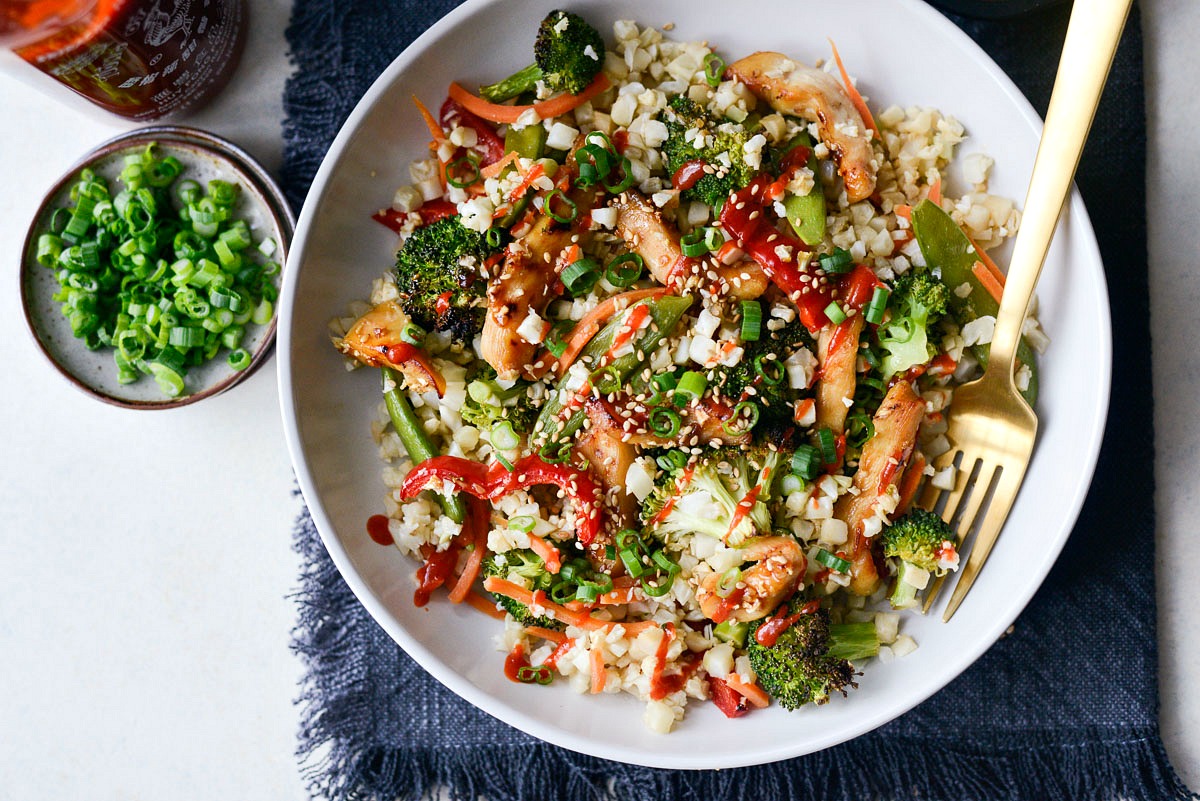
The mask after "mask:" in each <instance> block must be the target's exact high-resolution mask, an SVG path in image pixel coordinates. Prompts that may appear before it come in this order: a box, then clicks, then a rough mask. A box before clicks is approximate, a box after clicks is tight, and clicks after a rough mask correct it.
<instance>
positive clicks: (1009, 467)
mask: <svg viewBox="0 0 1200 801" xmlns="http://www.w3.org/2000/svg"><path fill="white" fill-rule="evenodd" d="M1024 475H1025V465H1024V464H1020V463H1018V464H1012V463H1009V464H1006V465H1004V466H1003V471H1002V472H1001V474H1000V479H999V481H997V482H996V491H995V493H994V494H993V495H992V502H991V504H990V505H989V506H988V510H987V513H986V514H985V515H984V517H983V523H981V524H980V526H979V534H978V535H977V536H976V537H975V544H974V545H973V546H972V547H971V554H970V556H968V557H967V564H966V567H964V568H963V569H962V571H961V572H960V574H959V577H958V583H957V584H955V585H954V592H953V593H952V594H951V596H950V602H949V603H948V604H947V605H946V611H945V612H944V613H943V614H942V622H943V623H948V622H949V621H950V618H951V617H953V616H954V613H955V612H957V611H958V607H959V605H960V604H961V603H962V602H963V598H965V597H966V596H967V593H968V592H970V590H971V586H972V585H973V584H974V583H975V579H976V578H978V576H979V571H980V570H982V569H983V564H984V562H986V561H987V558H988V555H989V554H991V552H992V546H993V545H995V544H996V540H997V538H998V537H999V536H1000V529H1001V528H1002V527H1003V526H1004V521H1005V520H1007V519H1008V511H1009V509H1011V508H1012V505H1013V501H1014V500H1016V497H1017V490H1019V489H1020V488H1021V479H1022V478H1023V477H1024Z"/></svg>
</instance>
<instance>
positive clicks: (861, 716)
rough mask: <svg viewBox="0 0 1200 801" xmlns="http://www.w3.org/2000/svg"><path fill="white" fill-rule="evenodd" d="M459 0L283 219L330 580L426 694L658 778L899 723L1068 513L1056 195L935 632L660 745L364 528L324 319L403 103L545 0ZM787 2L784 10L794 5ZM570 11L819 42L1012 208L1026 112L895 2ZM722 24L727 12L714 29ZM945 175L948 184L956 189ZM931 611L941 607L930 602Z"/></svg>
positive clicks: (1098, 305) (496, 59) (480, 57)
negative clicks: (405, 658)
mask: <svg viewBox="0 0 1200 801" xmlns="http://www.w3.org/2000/svg"><path fill="white" fill-rule="evenodd" d="M500 6H501V3H500V2H499V0H490V1H489V0H477V1H476V2H468V3H466V4H464V5H463V6H461V7H460V8H458V9H457V10H455V11H454V12H452V13H451V14H450V15H449V16H447V17H446V18H445V19H443V20H442V21H441V22H439V23H438V24H437V25H435V26H434V27H433V28H431V29H430V30H428V31H427V32H426V33H425V34H424V35H423V36H421V38H420V39H418V40H417V41H416V42H415V43H414V44H413V45H412V46H411V47H409V48H408V49H407V50H406V51H405V52H404V53H402V54H401V55H400V56H399V57H398V58H397V59H396V60H395V61H394V62H393V63H392V65H391V66H390V67H389V68H388V69H387V70H386V71H385V72H384V73H383V75H382V76H381V77H380V78H379V80H377V81H376V82H375V84H374V85H373V86H372V87H371V89H370V90H369V91H368V92H367V94H366V96H365V97H364V98H363V99H362V101H361V102H360V103H359V104H358V107H357V108H356V109H355V110H354V113H353V114H352V115H351V116H350V118H349V120H348V121H347V122H346V124H345V125H344V126H343V128H342V130H341V132H340V134H339V135H338V137H337V139H336V140H335V141H334V143H333V146H332V147H331V148H330V150H329V154H328V155H327V156H326V158H325V161H324V163H323V164H322V165H321V169H320V171H319V172H318V174H317V177H316V181H315V182H314V184H313V188H312V191H311V192H310V194H309V199H308V202H307V203H306V204H305V206H304V210H303V213H302V214H301V218H300V224H299V228H298V230H297V234H296V237H295V241H294V244H293V251H292V257H291V261H290V266H289V269H288V270H287V271H286V280H285V284H284V289H283V296H282V303H281V306H282V309H281V312H280V326H279V350H280V358H279V381H280V394H281V396H282V404H283V416H284V424H285V430H286V434H287V439H288V446H289V448H290V449H291V453H292V461H293V463H294V465H295V468H296V475H297V476H298V478H299V482H300V487H301V489H302V491H303V493H304V497H305V499H306V500H307V502H308V505H309V509H310V510H311V511H312V515H313V518H314V520H315V521H316V524H317V528H318V530H319V531H320V532H321V536H322V537H323V539H324V541H325V545H326V547H327V548H328V549H329V552H330V554H331V555H332V557H333V560H334V562H335V563H336V564H337V566H338V568H339V569H340V570H341V572H342V574H343V575H344V576H345V578H346V581H347V582H348V583H349V585H350V587H351V588H352V589H353V590H354V592H355V594H356V595H357V596H358V597H359V599H361V601H362V603H363V604H364V605H365V606H366V608H367V609H368V610H369V611H370V612H371V614H372V615H373V616H374V617H375V619H376V620H378V621H379V623H380V625H382V626H383V628H384V629H385V630H386V631H387V632H388V633H389V634H390V635H391V636H392V637H393V638H394V639H395V640H396V642H398V643H399V644H400V645H401V646H402V647H403V648H404V650H405V651H407V652H408V653H409V654H410V655H411V656H412V657H413V658H414V659H416V660H417V661H418V662H419V663H420V664H421V665H423V666H424V667H425V668H426V669H427V670H429V671H430V673H432V674H433V675H434V676H435V677H437V678H438V679H439V680H440V681H441V682H443V683H444V684H445V685H446V686H448V687H449V688H450V689H452V690H453V691H454V692H456V693H458V694H459V695H460V696H462V697H463V698H465V699H467V700H468V701H470V702H471V703H473V704H475V705H476V706H478V707H480V708H481V709H483V710H484V711H486V712H488V713H490V714H492V715H494V716H496V717H497V718H500V719H501V720H503V721H505V722H507V723H509V724H511V725H513V726H516V727H517V728H519V729H522V730H523V731H526V732H528V733H530V734H532V735H535V736H537V737H540V738H542V739H544V740H547V741H550V742H553V743H556V744H558V745H561V746H564V747H566V748H570V749H574V750H576V751H581V752H586V753H588V754H592V755H595V756H600V757H606V758H609V759H616V760H621V761H624V762H632V763H637V764H642V765H650V766H657V767H667V768H723V767H734V766H739V765H750V764H755V763H762V762H770V761H773V760H778V759H784V758H787V757H793V756H797V755H800V754H805V753H809V752H812V751H816V750H819V749H822V748H826V747H828V746H831V745H834V744H836V743H839V742H842V741H844V740H848V739H850V738H851V737H854V736H856V735H858V734H862V733H863V732H866V731H869V730H871V729H873V728H875V727H877V726H879V725H881V724H883V723H886V722H887V721H889V720H891V719H893V718H895V717H897V716H899V715H900V714H902V713H904V712H905V711H906V710H908V709H910V708H912V707H913V706H915V705H916V704H918V703H919V702H921V701H923V700H924V699H925V698H927V697H929V696H930V695H932V694H933V693H934V692H936V691H937V690H939V689H940V688H942V687H943V686H945V685H946V684H947V683H948V682H949V681H950V680H951V679H953V678H954V677H955V676H957V675H958V674H959V673H960V672H962V671H963V670H964V669H965V668H966V667H967V666H968V665H970V664H971V663H972V662H973V661H974V660H975V659H976V658H977V657H979V656H980V655H981V654H982V653H983V652H984V651H985V650H987V648H988V647H989V646H991V644H992V643H993V642H995V641H996V639H997V638H998V637H999V636H1000V635H1001V634H1002V633H1003V632H1004V630H1005V629H1006V628H1007V627H1008V626H1009V624H1011V623H1012V621H1013V620H1014V619H1015V618H1016V616H1017V614H1018V613H1019V612H1020V611H1021V609H1022V608H1023V607H1024V606H1025V604H1026V603H1027V602H1028V601H1029V599H1030V597H1031V596H1032V595H1033V593H1034V592H1035V591H1036V590H1037V588H1038V586H1039V585H1040V584H1041V582H1042V580H1043V579H1044V578H1045V576H1046V573H1047V572H1048V571H1049V569H1050V567H1051V565H1052V564H1053V562H1054V560H1055V558H1056V557H1057V555H1058V553H1059V551H1060V550H1061V548H1062V545H1063V543H1064V542H1065V540H1066V538H1067V535H1068V534H1069V533H1070V530H1071V528H1072V526H1073V524H1074V522H1075V519H1076V516H1077V514H1078V512H1079V509H1080V506H1081V505H1082V503H1083V499H1084V495H1085V493H1086V491H1087V488H1088V484H1089V483H1090V481H1091V476H1092V471H1093V469H1094V467H1095V464H1096V456H1097V453H1098V451H1099V447H1100V440H1101V436H1102V434H1103V431H1104V421H1105V415H1106V412H1107V408H1108V391H1109V378H1110V368H1111V331H1110V321H1109V311H1108V299H1107V295H1106V292H1105V282H1104V274H1103V269H1102V265H1101V261H1100V254H1099V251H1098V249H1097V246H1096V241H1095V237H1094V236H1093V233H1092V229H1091V224H1090V223H1089V221H1088V218H1087V213H1086V211H1085V210H1084V207H1083V203H1082V201H1081V200H1080V198H1079V196H1078V195H1077V194H1076V195H1074V196H1073V197H1072V199H1071V201H1070V205H1069V210H1068V213H1067V215H1066V216H1065V217H1064V219H1063V222H1062V224H1061V226H1060V228H1059V232H1058V237H1057V239H1056V241H1055V245H1054V247H1053V249H1052V250H1051V253H1050V257H1049V259H1048V261H1047V263H1046V268H1045V271H1044V272H1043V275H1042V281H1041V285H1040V287H1039V294H1040V296H1041V309H1042V311H1041V319H1042V322H1043V324H1044V326H1045V329H1046V331H1047V332H1048V333H1049V335H1050V337H1051V339H1052V340H1053V344H1052V345H1051V349H1050V351H1049V352H1048V353H1047V354H1046V356H1045V357H1044V359H1043V362H1042V395H1041V400H1040V401H1039V403H1038V414H1039V417H1040V419H1041V435H1040V440H1039V443H1038V447H1037V451H1036V453H1035V455H1034V458H1033V462H1032V464H1031V465H1030V467H1029V472H1028V475H1027V478H1026V480H1025V486H1024V488H1023V489H1022V492H1021V495H1020V497H1019V498H1018V499H1017V502H1016V505H1015V507H1014V509H1013V511H1012V516H1011V518H1010V519H1009V522H1008V525H1007V527H1006V529H1005V531H1004V536H1003V537H1002V538H1001V539H1000V541H999V543H998V544H997V545H996V548H995V550H994V551H993V553H992V556H991V560H990V562H989V564H988V567H987V570H985V571H984V572H983V574H982V576H981V578H980V579H979V581H978V582H977V583H976V585H975V587H974V590H973V591H972V593H971V595H970V596H969V597H968V598H967V600H966V602H965V603H964V604H963V606H962V608H961V609H960V610H959V612H958V613H957V615H956V616H955V617H954V619H953V620H952V622H951V623H949V624H942V623H941V622H940V614H939V615H930V616H929V617H925V618H923V617H921V616H920V615H915V614H910V615H907V616H906V618H905V621H904V623H903V630H904V632H906V633H908V634H911V635H912V636H913V637H915V638H916V640H917V642H918V643H919V644H920V647H919V648H918V650H917V651H916V652H914V653H913V654H911V655H909V656H907V657H905V658H903V659H899V660H896V661H895V662H893V663H891V664H886V665H885V664H878V663H872V664H869V665H868V666H867V667H866V674H865V675H864V676H863V677H862V678H861V685H862V686H861V688H860V689H859V690H857V691H855V692H853V693H851V695H850V697H849V698H846V699H842V698H836V699H834V700H833V701H832V702H831V703H829V704H827V705H825V706H822V707H817V708H808V709H803V710H800V711H797V712H792V713H789V712H786V711H784V710H783V709H781V708H779V707H778V706H773V707H771V708H769V709H767V710H763V711H756V712H754V713H753V714H751V715H748V716H747V717H745V718H741V719H739V720H737V721H736V722H731V721H728V720H727V719H726V718H725V717H724V716H723V715H722V714H721V713H720V712H719V711H718V710H717V709H716V707H715V706H713V705H712V704H708V703H701V702H693V703H692V704H691V705H690V706H689V708H688V713H687V717H686V718H685V719H684V720H683V721H682V722H681V723H680V724H678V725H677V727H676V729H675V731H674V732H673V733H671V734H670V735H666V736H663V735H656V734H652V733H651V732H649V731H648V730H647V729H646V728H645V727H644V726H643V725H642V723H641V717H642V704H641V703H639V702H638V701H637V700H635V699H634V698H633V697H631V696H628V695H625V694H619V695H603V696H601V697H592V696H581V695H576V694H575V693H573V692H572V691H571V690H570V689H568V688H567V687H566V683H565V682H559V683H556V684H555V685H554V686H551V687H548V688H547V687H540V686H527V685H519V684H514V683H512V682H510V681H509V680H508V679H506V678H505V677H504V673H503V671H502V669H501V666H502V663H503V659H504V655H503V653H501V652H499V651H497V650H495V647H494V645H493V643H492V638H493V636H494V635H495V634H496V633H497V632H498V631H499V630H500V628H499V624H498V623H497V622H496V621H494V620H492V619H490V618H487V617H485V616H483V615H480V614H479V613H478V612H476V611H474V610H472V609H470V608H469V607H466V606H465V605H464V606H454V605H452V604H450V603H436V602H435V603H433V604H431V605H430V606H428V607H426V608H423V609H418V608H415V607H414V606H413V605H412V591H413V588H414V581H413V572H414V569H415V565H414V564H413V563H412V562H411V561H409V560H407V559H406V558H404V557H403V556H401V554H400V553H399V552H397V551H396V550H394V549H390V548H381V547H379V546H378V545H376V544H375V543H373V542H372V541H371V540H370V539H369V538H368V536H367V532H366V520H367V518H368V517H369V516H370V515H371V514H373V513H376V512H379V511H380V510H381V509H382V505H383V502H382V496H383V494H384V492H385V489H384V485H383V483H382V481H381V479H380V477H379V473H380V464H379V461H378V459H377V456H376V451H375V447H374V446H373V444H372V441H371V437H370V421H371V419H372V417H373V415H374V412H373V410H374V408H375V407H376V405H377V404H378V403H379V388H378V375H377V374H376V372H375V371H358V372H355V373H348V372H346V370H345V369H344V368H343V366H342V359H341V357H340V356H338V355H337V354H335V353H334V351H333V349H332V348H331V347H330V345H329V340H328V336H327V334H326V324H327V322H328V320H329V319H330V318H331V317H333V316H335V315H338V314H341V313H343V310H344V309H345V307H346V304H347V303H348V302H349V301H351V300H353V299H356V298H361V297H363V296H365V295H366V294H367V292H368V291H369V287H370V282H371V279H372V278H374V277H376V276H378V275H379V274H381V273H382V272H384V271H386V270H387V269H388V268H389V266H390V265H391V262H392V249H393V247H394V245H395V238H394V237H393V236H392V235H391V234H390V233H389V232H388V231H386V230H385V229H384V228H383V227H382V226H379V225H377V224H376V223H374V222H372V221H371V220H370V219H369V216H370V214H371V213H372V212H374V211H376V210H377V209H379V208H381V207H384V206H387V205H388V204H389V202H390V200H391V197H392V193H393V191H394V189H395V187H396V186H397V185H399V184H402V183H407V182H408V176H407V165H408V163H409V161H410V160H412V159H413V158H417V157H421V156H423V154H424V152H425V147H426V143H427V141H428V132H427V131H426V130H425V128H424V126H423V125H422V124H421V122H420V119H419V118H418V116H417V114H416V112H415V111H414V109H413V105H412V100H411V95H412V94H414V93H415V94H416V95H417V96H419V97H421V98H423V99H424V100H425V102H426V104H427V105H431V106H432V105H433V104H434V103H438V102H440V100H441V98H442V97H444V96H445V92H446V87H447V85H448V84H449V82H450V81H451V80H460V81H461V82H462V83H463V84H464V85H467V86H471V85H477V84H479V83H483V82H487V81H490V80H495V79H496V78H497V77H499V76H503V75H507V74H508V73H510V72H512V71H514V70H516V69H517V68H519V67H521V66H524V63H525V62H526V61H528V59H527V58H526V57H525V55H523V54H524V53H526V52H527V51H526V50H525V46H526V44H528V43H530V42H531V41H532V38H533V34H534V30H535V28H536V26H537V23H538V21H539V20H540V19H541V17H542V16H543V14H544V13H545V12H546V11H548V10H549V8H551V7H553V6H552V5H551V4H550V3H548V2H529V3H521V4H519V5H518V4H508V3H505V4H503V9H501V8H500ZM801 9H802V10H801ZM578 10H580V11H582V12H583V13H584V14H585V16H586V17H587V18H588V19H589V20H591V21H592V22H593V24H596V25H597V27H598V28H600V30H601V31H602V32H603V33H605V34H606V35H607V34H608V33H609V32H610V31H611V28H610V27H609V24H610V23H611V22H612V20H614V19H618V18H635V19H637V20H638V21H639V22H641V23H642V24H655V25H662V24H664V23H668V22H674V23H675V25H676V27H675V29H674V31H673V32H672V33H671V34H670V35H671V36H672V37H675V38H678V39H708V40H710V41H711V42H713V43H714V45H715V47H716V48H717V50H718V52H720V53H721V54H723V55H724V56H726V57H731V58H736V57H738V56H740V55H743V54H747V53H749V52H752V51H754V50H779V51H782V52H785V53H788V54H789V55H792V56H793V57H795V58H797V59H800V60H803V61H807V62H810V63H811V62H812V61H814V60H815V59H818V58H822V57H827V56H828V53H829V48H828V44H827V42H826V41H825V40H826V37H834V38H835V39H836V40H837V44H838V47H839V49H840V51H841V53H842V56H843V58H844V60H845V63H846V65H847V67H848V69H849V70H851V72H852V73H853V74H855V75H856V76H857V77H858V79H859V87H860V88H861V89H862V91H863V93H864V94H866V95H867V96H869V97H870V98H871V101H872V105H873V107H875V108H882V107H883V106H886V105H890V104H892V103H896V104H900V105H922V106H934V107H937V108H940V109H942V110H944V111H945V112H947V113H950V114H953V115H954V116H956V117H957V118H958V119H959V120H961V121H962V122H963V123H964V125H965V126H966V127H967V130H968V132H969V133H970V134H971V138H970V139H969V140H968V141H967V142H966V143H965V144H964V145H963V146H962V147H961V148H960V150H959V155H960V157H961V156H964V155H967V154H969V153H972V152H976V151H979V152H984V153H988V154H990V155H991V156H993V157H994V158H995V159H996V167H995V169H994V170H993V180H992V184H991V189H992V191H993V192H996V193H998V194H1001V195H1005V196H1008V197H1012V198H1014V199H1017V200H1018V201H1019V200H1021V199H1023V198H1024V195H1025V188H1026V185H1027V181H1028V176H1029V172H1030V170H1031V169H1032V166H1033V157H1034V153H1035V151H1036V148H1037V140H1038V134H1039V131H1040V128H1041V125H1040V122H1039V120H1038V118H1037V115H1036V114H1035V113H1034V111H1033V109H1032V108H1031V107H1030V105H1029V104H1028V102H1026V100H1025V99H1024V98H1023V97H1022V96H1021V94H1020V93H1019V91H1018V90H1017V89H1016V87H1014V86H1013V84H1012V83H1011V82H1010V81H1009V80H1008V78H1007V77H1005V76H1004V74H1003V73H1002V72H1001V71H1000V70H999V68H997V67H996V65H995V64H994V63H993V62H992V61H991V60H990V59H989V58H988V57H987V56H986V55H985V54H984V53H983V51H981V50H980V49H979V48H978V47H977V46H976V45H975V44H974V43H973V42H972V41H971V40H970V39H969V38H968V37H967V36H966V35H965V34H963V33H962V32H961V31H959V29H958V28H956V27H955V26H954V25H953V24H952V23H950V22H949V21H948V20H946V19H945V18H943V17H942V16H940V15H939V14H938V13H937V12H935V11H933V10H932V9H930V8H928V7H926V6H924V5H922V4H920V3H918V2H916V1H915V0H894V1H893V2H887V3H883V2H879V0H846V1H845V2H839V3H805V4H803V5H802V6H801V7H799V8H798V6H797V4H795V3H793V2H789V0H760V2H758V3H756V4H755V6H754V9H753V13H752V14H746V15H738V16H737V18H736V20H735V19H734V18H732V17H731V16H730V14H729V13H727V8H726V7H725V6H723V5H718V4H709V3H684V2H667V1H666V0H663V1H662V2H639V3H631V2H621V1H620V0H597V2H593V3H588V4H586V5H583V4H579V7H578ZM735 22H736V24H734V23H735ZM955 189H956V186H955V184H954V182H953V181H951V183H950V190H951V192H952V193H955V192H954V190H955ZM943 602H944V601H943Z"/></svg>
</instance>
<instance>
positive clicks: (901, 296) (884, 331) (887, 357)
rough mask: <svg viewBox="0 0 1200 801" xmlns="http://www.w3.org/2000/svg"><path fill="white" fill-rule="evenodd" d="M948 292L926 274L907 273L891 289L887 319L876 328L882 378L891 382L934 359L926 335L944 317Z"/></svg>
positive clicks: (935, 352)
mask: <svg viewBox="0 0 1200 801" xmlns="http://www.w3.org/2000/svg"><path fill="white" fill-rule="evenodd" d="M949 299H950V290H948V289H947V288H946V285H945V284H943V283H942V282H941V281H939V280H938V279H937V278H935V277H934V276H933V275H931V274H930V273H929V272H927V271H925V272H907V273H905V274H904V275H902V276H900V277H899V278H897V279H896V281H895V283H894V284H893V285H892V295H891V298H889V301H888V307H889V309H890V310H891V313H892V316H891V319H890V320H888V321H887V322H885V323H884V324H883V325H881V326H880V327H879V345H880V347H881V348H882V349H883V351H884V356H883V366H882V370H883V377H884V379H885V380H886V379H888V378H891V377H892V376H894V375H896V374H897V373H903V372H904V371H905V370H908V369H909V368H911V367H916V366H917V365H919V364H925V363H926V362H927V361H929V360H930V359H932V358H933V357H934V356H936V355H937V347H936V346H935V345H934V344H933V343H932V342H930V341H929V331H930V329H931V328H932V327H933V326H934V325H936V324H937V322H938V320H940V319H941V318H942V317H943V316H944V315H945V314H946V305H947V303H948V302H949Z"/></svg>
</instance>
